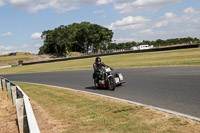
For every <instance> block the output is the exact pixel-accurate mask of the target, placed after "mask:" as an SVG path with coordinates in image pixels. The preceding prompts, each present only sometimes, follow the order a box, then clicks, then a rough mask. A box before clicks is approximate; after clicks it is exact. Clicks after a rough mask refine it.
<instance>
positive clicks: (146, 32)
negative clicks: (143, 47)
mask: <svg viewBox="0 0 200 133" xmlns="http://www.w3.org/2000/svg"><path fill="white" fill-rule="evenodd" d="M140 33H141V34H148V35H150V34H153V33H154V32H153V31H152V29H146V30H141V31H140Z"/></svg>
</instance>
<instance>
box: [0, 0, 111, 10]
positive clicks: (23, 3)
mask: <svg viewBox="0 0 200 133" xmlns="http://www.w3.org/2000/svg"><path fill="white" fill-rule="evenodd" d="M1 1H2V0H0V2H1ZM109 1H111V0H109ZM4 2H5V3H7V4H10V5H11V6H13V7H14V8H15V9H17V10H22V11H26V12H30V13H37V12H38V11H40V10H44V9H47V8H52V9H54V10H55V11H56V12H57V13H65V12H67V11H70V10H76V9H79V8H80V5H95V4H99V5H103V4H107V3H108V2H107V1H102V2H100V1H99V2H98V3H97V2H96V1H94V0H81V1H80V0H4ZM2 3H3V1H2Z"/></svg>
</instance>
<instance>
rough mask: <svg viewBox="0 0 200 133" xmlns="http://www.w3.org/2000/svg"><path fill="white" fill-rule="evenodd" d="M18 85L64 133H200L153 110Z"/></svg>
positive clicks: (197, 127)
mask: <svg viewBox="0 0 200 133" xmlns="http://www.w3.org/2000/svg"><path fill="white" fill-rule="evenodd" d="M17 84H18V85H20V86H21V88H22V89H23V90H24V91H25V93H27V94H28V95H29V96H30V98H31V99H32V100H34V101H35V102H36V103H37V104H38V105H39V106H41V108H42V109H44V111H45V112H46V114H48V115H49V117H50V118H51V120H53V121H56V122H58V124H56V125H58V129H59V131H62V132H68V133H70V132H72V133H74V132H82V133H88V132H120V133H121V132H136V133H141V132H144V133H145V132H148V133H155V132H159V133H168V132H170V133H172V132H175V133H176V132H180V133H188V132H193V133H199V132H200V123H199V122H196V121H193V120H190V119H186V118H183V117H179V116H175V115H173V114H168V113H164V112H161V111H157V110H154V109H150V108H146V107H140V106H137V105H133V104H128V103H125V102H121V101H115V100H111V99H107V98H103V97H99V96H93V95H89V94H84V93H81V92H77V91H71V90H64V89H59V88H53V87H47V86H41V85H30V84H27V83H19V82H17ZM39 117H41V116H39ZM41 124H42V123H41ZM41 126H42V125H41ZM52 132H53V130H52Z"/></svg>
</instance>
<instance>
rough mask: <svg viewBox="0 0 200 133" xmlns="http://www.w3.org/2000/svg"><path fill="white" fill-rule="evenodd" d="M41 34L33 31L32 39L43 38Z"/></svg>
mask: <svg viewBox="0 0 200 133" xmlns="http://www.w3.org/2000/svg"><path fill="white" fill-rule="evenodd" d="M41 35H42V33H39V32H36V33H33V34H32V35H31V38H32V39H40V38H41Z"/></svg>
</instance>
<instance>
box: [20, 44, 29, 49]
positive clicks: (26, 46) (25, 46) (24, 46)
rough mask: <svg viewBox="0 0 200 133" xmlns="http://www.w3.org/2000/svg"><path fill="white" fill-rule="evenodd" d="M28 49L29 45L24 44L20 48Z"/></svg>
mask: <svg viewBox="0 0 200 133" xmlns="http://www.w3.org/2000/svg"><path fill="white" fill-rule="evenodd" d="M28 47H29V44H24V45H22V46H21V48H28Z"/></svg>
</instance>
